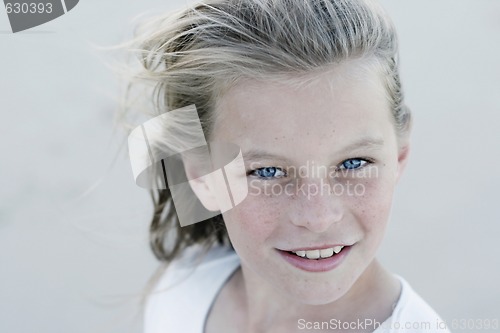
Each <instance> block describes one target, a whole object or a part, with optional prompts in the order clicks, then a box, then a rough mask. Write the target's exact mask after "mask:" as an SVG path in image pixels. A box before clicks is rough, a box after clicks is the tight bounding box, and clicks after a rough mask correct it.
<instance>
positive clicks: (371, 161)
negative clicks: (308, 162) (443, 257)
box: [247, 157, 374, 180]
mask: <svg viewBox="0 0 500 333" xmlns="http://www.w3.org/2000/svg"><path fill="white" fill-rule="evenodd" d="M353 160H360V161H362V162H365V163H364V164H361V165H360V166H359V167H357V168H352V169H349V168H346V167H345V166H344V163H346V162H348V161H353ZM372 163H374V162H373V160H372V159H370V158H366V157H354V158H348V159H346V160H344V161H342V162H341V163H340V164H339V166H337V168H336V171H338V170H348V171H350V170H358V169H360V168H363V167H365V166H366V165H369V164H372ZM265 169H275V170H276V172H277V171H280V172H282V173H283V175H281V176H279V177H273V176H270V177H262V176H259V175H257V174H256V173H257V172H258V171H261V170H265ZM247 176H256V177H258V178H260V179H264V180H268V179H280V178H283V177H286V176H287V172H286V171H285V170H283V169H282V168H280V167H273V166H266V167H262V168H257V169H254V170H250V171H248V172H247Z"/></svg>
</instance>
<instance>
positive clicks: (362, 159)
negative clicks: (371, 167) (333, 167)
mask: <svg viewBox="0 0 500 333" xmlns="http://www.w3.org/2000/svg"><path fill="white" fill-rule="evenodd" d="M353 160H360V161H362V162H365V163H364V164H362V165H361V166H360V167H358V168H354V169H348V168H346V167H344V168H341V167H342V166H343V165H344V163H346V162H348V161H353ZM371 163H373V160H371V159H369V158H366V157H354V158H348V159H347V160H344V161H342V163H340V166H339V167H337V170H358V169H360V168H363V167H364V166H366V165H368V164H371Z"/></svg>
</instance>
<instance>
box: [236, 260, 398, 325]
mask: <svg viewBox="0 0 500 333" xmlns="http://www.w3.org/2000/svg"><path fill="white" fill-rule="evenodd" d="M233 286H234V287H235V288H234V289H233V290H234V291H235V293H236V299H237V303H236V306H238V307H240V308H241V310H242V311H240V313H241V314H242V315H241V318H240V320H241V321H242V322H241V324H242V325H243V326H240V327H247V328H248V330H247V331H248V332H281V331H283V332H294V331H300V329H298V327H299V320H300V319H302V320H304V321H306V322H329V321H330V320H331V319H335V320H338V321H341V322H358V320H359V319H361V320H362V321H364V319H373V320H376V321H377V322H379V323H382V322H383V321H385V320H386V319H387V318H388V317H389V316H390V315H391V314H392V310H393V308H394V305H395V303H396V302H397V300H398V298H399V294H400V285H399V282H398V281H397V279H395V278H394V277H393V276H392V275H391V274H390V273H388V272H387V271H386V270H385V269H384V268H383V267H382V266H381V265H380V263H379V262H378V261H376V260H374V261H373V262H372V263H371V264H370V265H369V266H368V268H367V269H366V270H365V271H364V272H363V274H362V275H361V276H360V277H359V278H358V279H357V281H356V282H355V283H354V285H353V286H352V287H351V288H350V289H349V291H348V292H346V294H344V295H343V296H341V297H340V298H339V299H337V300H335V301H334V302H331V303H328V304H323V305H310V304H304V303H301V302H300V301H299V300H291V299H290V298H289V297H287V296H286V295H281V294H280V293H278V292H277V291H276V290H274V289H273V288H271V287H270V286H268V285H267V284H266V283H265V282H264V281H262V280H260V279H258V278H257V277H255V276H254V275H252V274H249V273H248V272H246V271H245V269H244V268H242V270H241V271H239V272H238V273H237V274H235V276H234V284H233ZM373 329H374V328H373V327H372V328H371V329H367V330H366V331H367V332H371V331H373ZM358 331H362V330H358Z"/></svg>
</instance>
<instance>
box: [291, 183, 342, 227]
mask: <svg viewBox="0 0 500 333" xmlns="http://www.w3.org/2000/svg"><path fill="white" fill-rule="evenodd" d="M326 185H328V184H326ZM290 206H291V207H290V209H289V219H290V221H291V222H292V223H293V224H294V225H296V226H300V227H305V228H307V229H309V230H310V231H312V232H315V233H322V232H324V231H326V230H328V229H329V228H330V226H331V225H332V224H333V223H338V222H340V221H341V220H342V219H343V217H344V206H343V202H342V197H341V196H339V195H337V194H335V193H334V192H333V191H331V190H330V187H329V186H325V183H324V182H320V181H316V182H312V181H308V182H307V183H302V184H300V185H298V189H297V191H296V195H295V196H294V197H293V198H292V199H291V205H290Z"/></svg>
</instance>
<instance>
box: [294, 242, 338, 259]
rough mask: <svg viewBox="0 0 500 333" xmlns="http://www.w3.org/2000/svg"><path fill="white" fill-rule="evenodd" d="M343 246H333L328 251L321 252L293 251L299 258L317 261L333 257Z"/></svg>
mask: <svg viewBox="0 0 500 333" xmlns="http://www.w3.org/2000/svg"><path fill="white" fill-rule="evenodd" d="M342 248H343V246H340V245H339V246H335V247H331V248H329V249H322V250H308V251H294V252H293V253H295V254H296V255H298V256H299V257H306V258H308V259H318V258H320V257H321V258H329V257H331V256H333V254H334V253H335V254H337V253H339V252H340V251H341V250H342Z"/></svg>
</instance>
